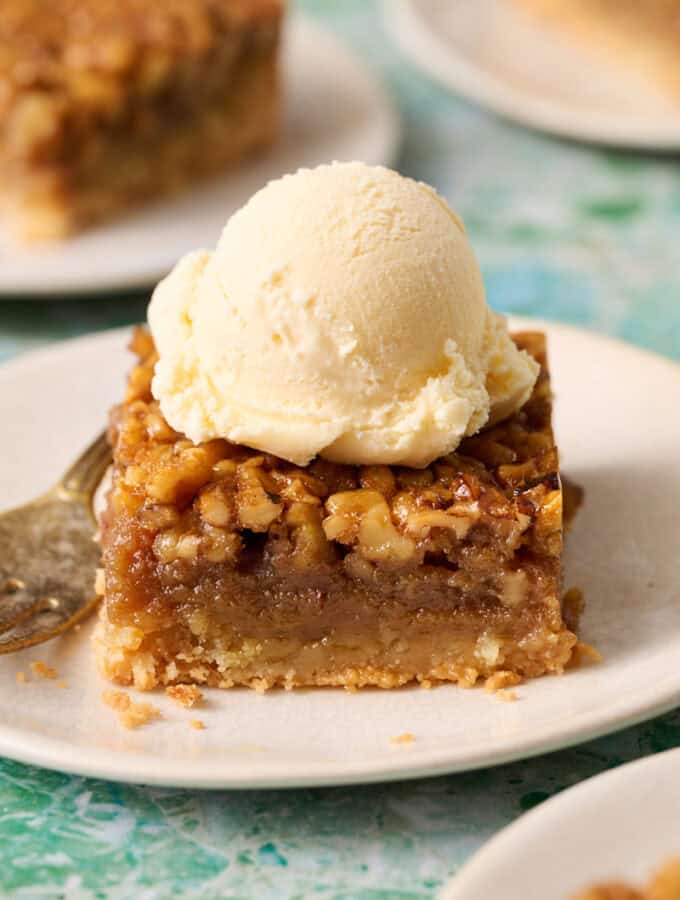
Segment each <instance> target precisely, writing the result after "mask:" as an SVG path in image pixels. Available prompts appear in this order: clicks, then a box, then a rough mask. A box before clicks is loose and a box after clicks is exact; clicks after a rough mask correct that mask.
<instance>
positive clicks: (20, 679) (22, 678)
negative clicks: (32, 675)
mask: <svg viewBox="0 0 680 900" xmlns="http://www.w3.org/2000/svg"><path fill="white" fill-rule="evenodd" d="M16 679H17V684H26V673H25V672H17V674H16Z"/></svg>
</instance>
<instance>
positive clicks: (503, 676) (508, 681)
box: [484, 669, 522, 694]
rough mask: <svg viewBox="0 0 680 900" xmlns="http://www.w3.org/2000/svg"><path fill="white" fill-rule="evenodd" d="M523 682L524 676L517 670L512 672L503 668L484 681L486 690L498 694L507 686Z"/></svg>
mask: <svg viewBox="0 0 680 900" xmlns="http://www.w3.org/2000/svg"><path fill="white" fill-rule="evenodd" d="M521 683H522V676H521V675H518V673H517V672H510V671H508V670H507V669H501V670H500V671H499V672H494V673H493V675H489V677H488V678H487V679H486V681H485V682H484V690H485V691H487V692H488V693H489V694H496V693H499V692H500V691H504V690H505V689H506V688H509V687H515V686H516V685H518V684H521Z"/></svg>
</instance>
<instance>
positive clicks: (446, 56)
mask: <svg viewBox="0 0 680 900" xmlns="http://www.w3.org/2000/svg"><path fill="white" fill-rule="evenodd" d="M383 8H384V10H385V15H386V17H387V19H388V21H389V23H390V24H391V26H392V28H393V31H394V34H395V37H396V38H397V40H398V42H399V43H400V45H401V46H402V48H403V50H404V51H405V52H406V53H407V54H408V55H409V56H411V57H412V58H413V60H414V61H415V62H416V63H418V65H420V66H422V68H423V69H425V70H426V71H428V72H429V73H430V74H431V75H433V76H434V77H435V78H437V79H438V80H439V81H441V82H442V83H443V84H445V85H447V86H448V87H450V88H452V89H453V90H454V91H456V92H457V93H459V94H461V95H462V96H464V97H468V98H470V99H471V100H474V101H476V102H477V103H480V104H481V105H483V106H487V107H489V108H490V109H492V110H494V111H495V112H497V113H500V114H501V115H503V116H506V117H507V118H510V119H515V120H517V121H519V122H522V123H523V124H525V125H530V126H531V127H533V128H539V129H542V130H545V131H550V132H554V133H556V134H560V135H564V136H566V137H571V138H576V139H581V140H588V141H594V142H598V143H604V144H609V145H621V146H627V147H640V148H648V149H659V150H666V151H670V150H677V149H678V148H679V147H680V104H678V103H677V102H673V100H672V99H669V98H667V97H665V96H664V94H663V93H662V92H660V91H659V92H656V91H655V90H654V89H653V87H649V86H648V85H647V84H646V83H645V82H643V81H641V80H638V79H637V78H636V77H635V76H634V75H633V74H630V75H628V73H626V72H625V71H624V72H623V73H622V72H621V70H620V69H619V68H618V67H617V68H616V69H614V68H610V67H609V66H607V65H606V64H605V63H600V62H599V60H598V59H597V57H594V56H592V55H591V54H589V53H587V52H586V51H585V50H581V48H580V47H579V46H578V45H577V44H574V43H572V42H571V41H570V40H569V39H568V38H566V37H563V36H561V35H560V34H559V33H558V32H556V31H555V30H553V29H551V28H550V27H547V26H545V25H543V24H541V23H536V22H534V21H533V20H532V19H531V18H529V17H527V16H526V15H525V14H522V12H521V11H519V10H517V9H516V8H515V7H514V6H513V4H512V3H511V2H510V0H446V2H442V0H402V2H400V3H394V2H391V0H384V3H383Z"/></svg>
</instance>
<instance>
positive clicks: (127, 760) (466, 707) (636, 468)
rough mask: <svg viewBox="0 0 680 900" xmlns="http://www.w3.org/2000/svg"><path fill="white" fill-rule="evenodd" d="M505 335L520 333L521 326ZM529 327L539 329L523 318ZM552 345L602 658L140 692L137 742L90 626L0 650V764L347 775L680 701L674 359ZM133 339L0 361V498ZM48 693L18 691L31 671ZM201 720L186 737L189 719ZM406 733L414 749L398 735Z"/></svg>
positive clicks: (538, 748) (72, 420) (457, 754)
mask: <svg viewBox="0 0 680 900" xmlns="http://www.w3.org/2000/svg"><path fill="white" fill-rule="evenodd" d="M512 324H513V327H517V328H521V327H526V326H528V325H530V324H531V323H529V322H528V320H515V321H514V322H513V323H512ZM534 324H535V323H534ZM538 327H541V328H542V327H545V328H546V329H547V331H548V335H549V346H550V356H551V365H552V370H553V377H554V382H555V389H556V393H557V406H556V417H557V431H558V437H559V441H560V445H561V448H562V456H563V465H564V467H565V469H566V471H568V472H569V473H570V474H571V475H572V477H573V478H575V479H576V480H578V481H579V482H581V483H582V484H583V485H584V486H585V489H586V497H587V500H586V504H585V507H584V509H583V510H582V512H581V513H580V514H579V517H578V519H577V521H576V524H575V527H574V530H573V534H572V535H571V537H570V540H569V544H568V553H567V583H568V584H573V585H578V586H580V587H582V588H583V589H584V591H585V594H586V600H587V608H586V613H585V616H584V619H583V628H582V637H583V639H584V640H586V641H590V642H592V643H594V644H596V645H597V646H598V647H599V648H600V650H601V651H602V652H603V654H604V662H603V663H602V664H601V665H599V666H593V667H589V668H583V669H581V670H577V671H573V672H570V673H568V674H567V675H565V676H564V677H562V678H544V679H539V680H537V681H534V682H531V683H529V684H526V685H523V686H521V687H520V688H519V689H518V694H519V700H518V701H517V702H515V703H501V702H499V701H498V700H497V699H495V698H494V697H492V696H490V695H489V694H486V693H485V692H484V691H483V690H468V691H466V690H463V689H459V688H456V687H453V686H447V687H441V688H435V689H433V690H430V691H426V690H421V689H406V690H400V691H394V692H381V691H365V692H360V693H358V694H355V695H351V694H347V693H344V692H342V691H334V690H322V691H301V692H295V693H285V692H273V693H270V694H267V695H264V696H259V695H257V694H255V693H253V692H250V691H247V690H234V691H225V692H219V691H210V692H208V703H207V705H206V707H205V709H201V710H200V711H198V712H197V711H183V710H180V709H179V708H177V707H175V706H173V705H172V704H171V703H169V702H168V701H167V700H166V698H165V697H164V696H162V695H158V696H155V695H154V697H153V698H152V699H153V702H155V703H157V704H158V705H159V706H160V707H161V708H162V709H163V711H164V714H165V718H164V719H163V720H162V721H160V722H157V723H154V724H152V725H149V726H147V727H144V728H141V729H139V730H137V731H134V732H124V731H122V730H121V729H120V727H119V726H118V725H117V723H116V721H115V719H114V717H113V715H112V713H111V712H110V710H108V709H106V708H105V707H104V706H103V705H102V703H101V701H100V695H101V692H102V690H103V688H104V687H105V685H104V684H102V682H101V681H100V679H99V678H98V676H97V674H96V672H95V670H94V666H93V663H92V659H91V653H90V646H89V643H88V639H87V637H88V636H87V633H86V631H87V629H83V631H81V632H80V633H79V634H72V635H70V636H67V637H66V638H63V639H59V640H57V641H55V642H53V643H51V644H47V645H44V646H42V647H39V648H37V649H34V650H32V651H30V652H28V651H27V652H24V653H22V654H18V655H15V656H9V657H0V753H2V754H5V755H7V756H11V757H14V758H16V759H20V760H24V761H26V762H32V763H37V764H40V765H45V766H50V767H53V768H57V769H64V770H68V771H73V772H78V773H82V774H88V775H98V776H102V777H105V778H111V779H119V780H125V781H139V782H148V783H155V784H166V785H187V786H195V787H210V788H216V787H256V786H259V787H262V786H299V785H320V784H340V783H350V782H360V781H377V780H384V779H393V778H404V777H415V776H423V775H432V774H436V773H442V772H452V771H459V770H464V769H471V768H476V767H481V766H487V765H491V764H494V763H500V762H504V761H507V760H511V759H518V758H520V757H525V756H529V755H531V754H537V753H542V752H545V751H548V750H552V749H556V748H558V747H563V746H566V745H569V744H574V743H577V742H578V741H583V740H586V739H588V738H591V737H594V736H596V735H599V734H603V733H605V732H608V731H613V730H615V729H617V728H622V727H624V726H626V725H629V724H632V723H634V722H637V721H640V720H642V719H645V718H648V717H650V716H653V715H655V714H657V713H660V712H662V711H665V710H668V709H670V708H672V707H674V706H675V705H676V704H677V703H678V702H680V668H678V666H677V665H674V664H673V660H675V659H678V657H679V656H680V576H679V575H678V569H677V552H678V537H677V535H678V522H679V516H680V513H679V512H678V510H680V466H678V458H677V454H678V447H679V446H680V412H679V411H678V405H677V398H678V396H680V367H678V366H677V365H675V364H673V363H671V362H668V361H666V360H664V359H662V358H660V357H656V356H653V355H651V354H648V353H645V352H642V351H640V350H636V349H634V348H632V347H630V346H627V345H624V344H620V343H617V342H615V341H611V340H608V339H606V338H602V337H598V336H596V335H594V334H590V333H587V332H582V331H578V330H575V329H572V328H568V327H566V326H562V325H556V324H546V323H538ZM125 343H126V332H125V331H112V332H108V333H103V334H99V335H94V336H90V337H86V338H80V339H78V340H75V341H71V342H68V343H64V344H61V345H55V346H53V347H51V348H49V349H47V350H43V351H40V352H36V353H33V354H29V355H27V356H25V357H23V358H21V359H19V360H17V361H15V362H11V363H8V364H6V365H4V366H2V367H0V422H3V423H4V426H3V427H4V431H3V436H4V438H5V440H4V441H3V443H2V450H1V451H0V452H1V457H0V497H2V503H3V504H4V505H7V506H10V505H13V504H16V503H19V502H21V501H23V500H26V499H27V498H29V497H32V496H34V495H35V494H37V493H38V492H40V491H41V490H42V489H44V488H45V487H47V486H48V485H49V484H50V483H51V482H52V481H54V479H55V478H56V477H57V476H58V474H59V473H60V471H61V470H62V469H63V468H64V467H65V466H66V464H67V462H68V461H69V460H70V459H71V458H73V456H74V455H75V454H76V452H77V451H78V449H79V448H80V447H82V446H83V445H84V444H85V443H86V442H87V441H88V440H89V439H90V438H91V437H92V436H93V435H94V434H95V433H96V432H97V430H98V429H99V428H101V425H102V421H103V419H104V417H105V414H106V410H107V408H108V407H109V405H110V404H111V403H113V402H115V401H116V400H117V399H118V398H119V397H120V395H121V391H122V384H123V376H124V373H125V371H126V369H127V368H128V367H129V364H130V360H129V359H128V357H127V354H126V353H125V349H124V347H125ZM35 659H39V660H44V661H46V662H47V663H49V664H50V665H52V666H54V667H55V668H56V669H57V670H58V672H59V674H60V677H62V678H64V679H65V680H66V681H67V682H68V685H69V687H68V689H66V690H60V689H58V688H57V687H56V686H55V684H54V682H52V681H43V682H40V681H39V682H35V683H31V684H28V685H24V686H18V685H17V684H16V683H15V673H16V671H18V670H21V671H28V666H29V663H30V661H31V660H35ZM195 717H198V718H201V719H203V720H204V721H205V724H206V729H205V731H192V730H191V729H190V728H189V726H188V720H189V719H190V718H195ZM405 732H409V733H411V734H413V735H414V737H415V740H414V741H413V742H411V743H406V744H395V743H392V742H391V740H390V739H391V738H393V737H396V736H398V735H401V734H403V733H405Z"/></svg>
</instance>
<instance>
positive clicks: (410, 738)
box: [390, 731, 416, 744]
mask: <svg viewBox="0 0 680 900" xmlns="http://www.w3.org/2000/svg"><path fill="white" fill-rule="evenodd" d="M415 739H416V736H415V734H411V732H410V731H405V732H404V733H403V734H398V735H397V736H396V737H392V738H390V744H412V743H413V742H414V741H415Z"/></svg>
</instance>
